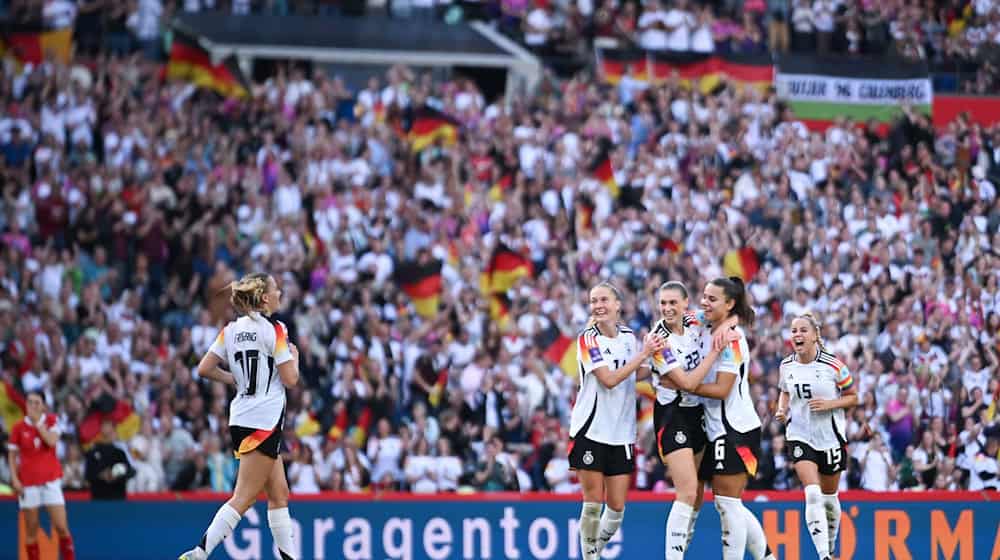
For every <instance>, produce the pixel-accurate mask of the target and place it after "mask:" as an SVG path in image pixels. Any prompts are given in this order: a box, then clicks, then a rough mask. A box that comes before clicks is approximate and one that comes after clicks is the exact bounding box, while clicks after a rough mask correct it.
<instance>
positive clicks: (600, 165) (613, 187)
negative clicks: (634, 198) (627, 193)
mask: <svg viewBox="0 0 1000 560" xmlns="http://www.w3.org/2000/svg"><path fill="white" fill-rule="evenodd" d="M590 174H591V175H593V176H594V178H595V179H597V180H598V181H600V182H601V184H602V185H604V188H606V189H608V192H609V193H611V196H613V197H615V198H618V195H620V194H621V189H620V188H618V181H617V180H615V170H614V168H613V167H612V166H611V141H610V140H607V139H605V140H603V141H602V142H601V146H600V148H598V150H597V157H595V158H594V163H593V164H591V166H590Z"/></svg>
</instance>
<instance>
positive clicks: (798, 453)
mask: <svg viewBox="0 0 1000 560" xmlns="http://www.w3.org/2000/svg"><path fill="white" fill-rule="evenodd" d="M792 455H794V456H795V458H796V459H798V458H799V457H801V456H802V448H801V447H799V446H798V445H796V446H795V449H794V450H793V451H792Z"/></svg>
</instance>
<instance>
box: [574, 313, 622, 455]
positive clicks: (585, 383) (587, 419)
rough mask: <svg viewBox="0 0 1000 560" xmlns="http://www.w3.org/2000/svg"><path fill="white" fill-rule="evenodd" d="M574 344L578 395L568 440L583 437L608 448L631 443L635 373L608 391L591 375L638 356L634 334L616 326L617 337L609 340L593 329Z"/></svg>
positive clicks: (588, 330) (583, 334) (586, 331)
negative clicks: (578, 376) (599, 369)
mask: <svg viewBox="0 0 1000 560" xmlns="http://www.w3.org/2000/svg"><path fill="white" fill-rule="evenodd" d="M576 344H577V348H576V351H577V356H576V360H577V364H578V365H579V368H580V369H579V371H580V391H579V393H577V396H576V403H575V404H574V405H573V413H572V415H571V416H570V426H569V435H570V437H574V438H575V437H580V436H585V437H587V438H588V439H591V440H593V441H596V442H598V443H605V444H608V445H627V444H631V443H635V435H636V428H635V424H636V421H635V406H636V395H635V377H636V376H635V373H634V372H633V373H632V375H630V376H628V377H627V378H626V379H625V380H624V381H622V382H621V383H619V384H618V385H616V386H615V387H614V388H611V389H608V388H606V387H605V386H604V385H602V384H601V382H600V380H598V379H597V376H595V375H593V372H594V370H596V369H597V368H599V367H601V366H604V367H607V368H608V369H609V370H611V371H614V370H616V369H618V368H620V367H622V366H623V365H625V363H626V362H628V361H629V360H631V359H632V357H633V356H635V354H636V353H637V352H639V342H638V340H636V338H635V334H633V333H632V330H631V329H629V328H627V327H624V326H619V327H618V335H617V336H615V337H614V338H609V337H606V336H604V335H603V334H601V332H600V330H598V328H597V327H596V326H595V327H591V328H589V329H587V330H585V331H583V332H582V333H581V334H580V336H579V337H577V341H576ZM585 427H586V430H584V428H585Z"/></svg>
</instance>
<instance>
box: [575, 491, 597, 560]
mask: <svg viewBox="0 0 1000 560" xmlns="http://www.w3.org/2000/svg"><path fill="white" fill-rule="evenodd" d="M600 527H601V504H599V503H597V502H583V509H582V510H581V511H580V550H581V551H582V554H583V560H596V559H597V557H598V553H597V532H598V531H599V530H600Z"/></svg>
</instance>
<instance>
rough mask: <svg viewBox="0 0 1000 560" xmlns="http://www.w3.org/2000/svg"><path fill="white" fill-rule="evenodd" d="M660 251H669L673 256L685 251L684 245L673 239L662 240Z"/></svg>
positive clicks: (665, 238)
mask: <svg viewBox="0 0 1000 560" xmlns="http://www.w3.org/2000/svg"><path fill="white" fill-rule="evenodd" d="M660 249H663V250H664V251H667V252H668V253H670V254H671V255H676V254H677V253H680V252H681V251H683V250H684V244H683V243H678V242H677V241H675V240H674V239H673V238H672V237H664V238H663V239H661V240H660Z"/></svg>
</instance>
